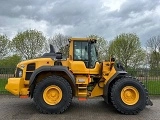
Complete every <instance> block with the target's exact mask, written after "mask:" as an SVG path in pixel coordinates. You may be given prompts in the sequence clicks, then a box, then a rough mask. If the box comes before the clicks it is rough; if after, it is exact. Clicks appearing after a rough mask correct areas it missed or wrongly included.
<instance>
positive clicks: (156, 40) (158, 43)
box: [147, 36, 160, 69]
mask: <svg viewBox="0 0 160 120" xmlns="http://www.w3.org/2000/svg"><path fill="white" fill-rule="evenodd" d="M147 48H149V55H150V56H149V64H150V68H151V69H159V68H160V36H154V37H152V38H150V39H149V40H148V41H147Z"/></svg>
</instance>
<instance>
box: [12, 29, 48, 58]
mask: <svg viewBox="0 0 160 120" xmlns="http://www.w3.org/2000/svg"><path fill="white" fill-rule="evenodd" d="M45 44H46V38H45V37H44V36H43V34H42V33H41V32H40V31H37V30H26V31H24V32H20V33H18V34H17V35H16V36H15V37H14V38H13V40H12V43H11V45H12V47H13V48H14V50H15V51H16V52H17V54H19V55H20V56H22V57H23V58H24V59H32V58H36V57H38V56H40V55H42V54H43V47H44V46H45Z"/></svg>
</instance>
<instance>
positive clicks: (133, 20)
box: [0, 0, 160, 46]
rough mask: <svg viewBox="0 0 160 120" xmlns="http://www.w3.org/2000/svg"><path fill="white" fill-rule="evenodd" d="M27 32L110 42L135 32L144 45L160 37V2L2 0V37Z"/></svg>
mask: <svg viewBox="0 0 160 120" xmlns="http://www.w3.org/2000/svg"><path fill="white" fill-rule="evenodd" d="M28 29H36V30H39V31H42V32H43V33H44V35H45V36H46V37H48V38H49V37H52V36H54V35H55V34H58V33H61V34H64V35H68V36H72V37H86V36H88V35H91V34H96V35H99V36H101V37H104V38H105V39H106V40H108V41H110V40H113V39H114V38H115V37H116V36H117V35H119V34H122V33H135V34H137V35H138V36H139V38H140V41H141V43H142V45H143V46H144V45H145V44H146V41H147V40H149V38H151V37H153V36H158V35H160V0H0V34H1V35H2V34H6V35H7V36H8V37H9V38H10V39H12V38H13V37H15V35H16V34H17V33H18V32H23V31H25V30H28Z"/></svg>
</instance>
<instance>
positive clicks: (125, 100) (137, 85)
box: [111, 77, 148, 115]
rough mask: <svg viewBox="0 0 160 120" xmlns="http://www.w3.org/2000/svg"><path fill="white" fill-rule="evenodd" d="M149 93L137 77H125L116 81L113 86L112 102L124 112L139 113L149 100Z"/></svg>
mask: <svg viewBox="0 0 160 120" xmlns="http://www.w3.org/2000/svg"><path fill="white" fill-rule="evenodd" d="M147 98H148V93H147V90H146V89H145V87H144V85H143V84H142V83H141V82H139V81H138V80H137V79H133V78H131V77H124V78H121V79H119V80H118V81H116V82H115V84H114V85H113V87H112V88H111V102H112V103H113V106H114V107H115V108H116V109H117V110H118V111H119V112H120V113H123V114H130V115H132V114H137V113H139V112H140V111H142V110H143V109H144V108H145V106H146V102H147Z"/></svg>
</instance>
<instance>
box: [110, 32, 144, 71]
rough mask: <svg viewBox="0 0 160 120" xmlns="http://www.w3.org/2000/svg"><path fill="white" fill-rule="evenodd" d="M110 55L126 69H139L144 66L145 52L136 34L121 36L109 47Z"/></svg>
mask: <svg viewBox="0 0 160 120" xmlns="http://www.w3.org/2000/svg"><path fill="white" fill-rule="evenodd" d="M109 54H110V55H114V57H115V58H116V59H117V60H118V61H120V62H121V63H122V64H123V65H124V67H125V68H126V69H128V68H129V67H131V68H138V67H140V65H142V63H143V61H144V58H145V52H144V50H143V49H142V48H141V43H140V40H139V38H138V36H137V35H136V34H132V33H128V34H125V33H123V34H120V35H118V36H117V37H116V38H115V39H114V40H113V41H111V43H110V46H109Z"/></svg>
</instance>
